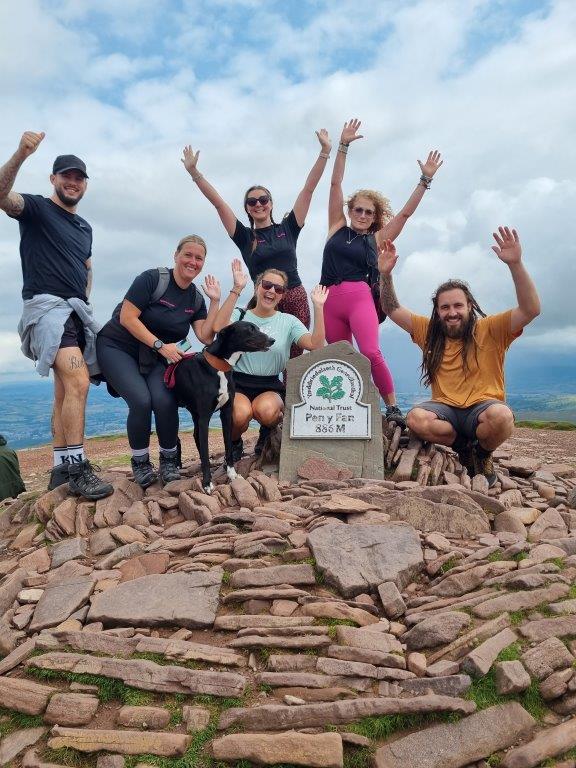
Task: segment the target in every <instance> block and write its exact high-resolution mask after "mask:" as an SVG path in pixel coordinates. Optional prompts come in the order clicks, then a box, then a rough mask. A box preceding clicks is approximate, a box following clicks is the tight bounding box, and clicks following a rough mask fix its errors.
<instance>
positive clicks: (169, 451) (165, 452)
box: [160, 445, 178, 456]
mask: <svg viewBox="0 0 576 768" xmlns="http://www.w3.org/2000/svg"><path fill="white" fill-rule="evenodd" d="M177 451H178V446H177V445H175V446H174V448H162V447H161V448H160V455H161V456H175V455H176V452H177Z"/></svg>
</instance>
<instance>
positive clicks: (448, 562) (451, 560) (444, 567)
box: [440, 557, 458, 573]
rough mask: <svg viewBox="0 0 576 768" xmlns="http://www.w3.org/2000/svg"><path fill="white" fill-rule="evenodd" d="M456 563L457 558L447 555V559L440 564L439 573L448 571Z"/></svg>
mask: <svg viewBox="0 0 576 768" xmlns="http://www.w3.org/2000/svg"><path fill="white" fill-rule="evenodd" d="M457 563H458V560H457V559H456V558H455V557H449V558H448V560H446V562H445V563H442V565H441V566H440V573H448V571H450V570H452V568H454V566H455V565H457Z"/></svg>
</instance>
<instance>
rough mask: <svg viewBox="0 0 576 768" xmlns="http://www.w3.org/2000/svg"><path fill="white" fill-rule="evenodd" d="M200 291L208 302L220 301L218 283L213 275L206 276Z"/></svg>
mask: <svg viewBox="0 0 576 768" xmlns="http://www.w3.org/2000/svg"><path fill="white" fill-rule="evenodd" d="M202 290H203V291H204V293H205V294H206V296H208V298H209V299H210V301H220V282H219V280H218V278H216V277H214V275H206V277H205V278H204V285H203V286H202Z"/></svg>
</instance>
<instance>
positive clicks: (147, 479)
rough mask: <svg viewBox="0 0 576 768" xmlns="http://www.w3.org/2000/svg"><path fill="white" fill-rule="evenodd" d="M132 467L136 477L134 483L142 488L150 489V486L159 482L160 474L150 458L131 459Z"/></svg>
mask: <svg viewBox="0 0 576 768" xmlns="http://www.w3.org/2000/svg"><path fill="white" fill-rule="evenodd" d="M130 464H131V465H132V474H133V475H134V481H135V482H137V483H138V485H139V486H140V488H148V486H149V485H152V484H153V483H155V482H157V480H158V473H157V472H156V469H155V467H154V465H153V464H152V462H151V461H150V457H149V456H143V457H138V458H134V457H132V459H130Z"/></svg>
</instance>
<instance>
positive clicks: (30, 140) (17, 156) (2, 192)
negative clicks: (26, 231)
mask: <svg viewBox="0 0 576 768" xmlns="http://www.w3.org/2000/svg"><path fill="white" fill-rule="evenodd" d="M44 136H45V134H44V133H34V132H33V131H26V133H23V134H22V138H21V139H20V144H19V145H18V149H17V150H16V152H14V154H13V155H12V157H11V158H10V160H8V162H7V163H5V164H4V165H3V166H2V168H0V209H2V210H3V211H5V212H6V213H7V214H8V216H18V215H19V214H21V213H22V211H23V210H24V198H23V197H22V195H19V194H18V192H12V187H13V186H14V182H15V181H16V176H17V175H18V171H19V170H20V167H21V165H22V163H23V162H24V160H26V158H28V157H30V155H32V154H34V152H36V150H37V149H38V146H39V145H40V142H41V141H42V139H43V138H44Z"/></svg>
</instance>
